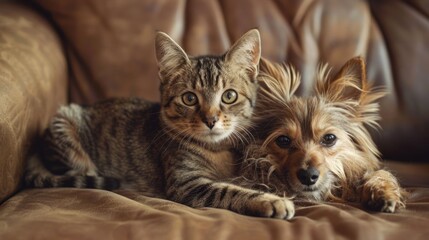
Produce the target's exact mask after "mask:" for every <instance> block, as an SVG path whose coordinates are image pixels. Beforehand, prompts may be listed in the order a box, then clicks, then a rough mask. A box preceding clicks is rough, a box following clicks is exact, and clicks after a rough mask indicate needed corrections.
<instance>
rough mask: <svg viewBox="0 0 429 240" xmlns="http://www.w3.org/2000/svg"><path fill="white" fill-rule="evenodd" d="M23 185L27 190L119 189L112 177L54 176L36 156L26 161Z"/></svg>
mask: <svg viewBox="0 0 429 240" xmlns="http://www.w3.org/2000/svg"><path fill="white" fill-rule="evenodd" d="M24 185H25V187H27V188H57V187H74V188H94V189H104V190H114V189H118V188H119V187H120V181H119V179H117V178H113V177H104V176H87V175H55V174H53V173H51V172H50V171H49V170H48V169H46V168H45V166H44V165H43V163H42V161H41V159H40V157H39V156H38V155H32V156H31V157H30V158H29V159H28V163H27V167H26V170H25V178H24Z"/></svg>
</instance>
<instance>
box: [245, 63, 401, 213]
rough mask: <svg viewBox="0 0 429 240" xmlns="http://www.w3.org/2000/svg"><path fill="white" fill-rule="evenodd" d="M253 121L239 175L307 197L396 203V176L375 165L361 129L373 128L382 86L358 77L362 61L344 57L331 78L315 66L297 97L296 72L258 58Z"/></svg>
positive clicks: (388, 208) (388, 207) (380, 207)
mask: <svg viewBox="0 0 429 240" xmlns="http://www.w3.org/2000/svg"><path fill="white" fill-rule="evenodd" d="M260 68H261V72H262V73H261V76H260V79H261V85H262V86H261V94H260V96H259V99H258V102H259V103H258V107H257V110H256V114H257V116H256V117H257V118H256V119H257V122H256V123H257V126H259V128H260V131H259V139H261V141H260V143H259V144H258V143H256V144H254V145H252V146H250V147H249V150H248V155H247V160H245V161H244V164H243V167H242V170H243V176H244V177H245V178H246V179H247V180H250V182H258V183H262V184H264V186H268V187H269V188H271V189H274V190H273V191H275V192H276V193H277V194H280V195H284V194H286V196H290V197H295V198H303V199H308V200H316V201H322V200H337V201H338V200H340V201H354V202H361V203H363V204H364V205H365V206H366V207H368V208H370V209H372V210H377V211H382V212H394V211H395V210H396V209H398V208H401V207H404V197H403V196H404V195H403V190H402V189H401V188H400V186H399V184H398V181H397V179H396V178H395V177H394V176H393V175H392V174H391V173H390V172H388V171H386V170H383V169H381V168H380V162H379V159H378V157H379V152H378V150H377V148H376V146H375V144H374V142H373V140H372V139H371V136H370V134H369V132H368V130H367V128H366V127H367V126H369V127H377V126H378V124H377V120H378V119H379V114H378V111H379V105H378V103H377V100H379V99H380V98H381V97H383V96H384V95H385V92H384V91H381V90H377V89H374V88H372V87H371V86H370V84H369V83H368V82H367V80H366V76H365V72H366V71H365V63H364V61H363V60H362V59H361V58H359V57H357V58H353V59H351V60H349V61H348V62H347V63H346V64H345V65H344V66H343V67H342V69H341V70H340V71H339V73H338V74H337V75H336V76H334V77H329V72H330V70H329V69H328V67H327V65H325V66H323V67H321V68H320V70H319V73H318V76H317V78H318V79H317V82H316V86H315V93H314V95H313V96H310V97H297V96H294V92H295V91H296V89H297V88H298V86H299V83H300V76H299V74H297V73H296V72H295V70H294V69H293V68H292V67H290V66H281V65H277V64H272V63H270V62H268V61H267V60H262V61H261V65H260Z"/></svg>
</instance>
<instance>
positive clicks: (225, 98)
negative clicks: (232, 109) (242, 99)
mask: <svg viewBox="0 0 429 240" xmlns="http://www.w3.org/2000/svg"><path fill="white" fill-rule="evenodd" d="M237 98H238V94H237V92H236V91H234V90H232V89H229V90H226V91H225V92H224V93H223V94H222V102H224V103H226V104H233V103H235V101H237Z"/></svg>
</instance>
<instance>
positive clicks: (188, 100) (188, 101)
mask: <svg viewBox="0 0 429 240" xmlns="http://www.w3.org/2000/svg"><path fill="white" fill-rule="evenodd" d="M182 101H183V103H184V104H185V105H188V106H194V105H195V104H197V103H198V98H197V95H195V93H192V92H186V93H184V94H183V95H182Z"/></svg>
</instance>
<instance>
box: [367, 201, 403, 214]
mask: <svg viewBox="0 0 429 240" xmlns="http://www.w3.org/2000/svg"><path fill="white" fill-rule="evenodd" d="M398 202H399V201H397V200H393V199H383V198H377V197H374V198H372V199H370V200H369V201H367V202H366V203H365V205H366V206H367V207H368V208H369V209H371V210H374V211H380V212H386V213H394V212H395V210H396V205H397V204H398Z"/></svg>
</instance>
